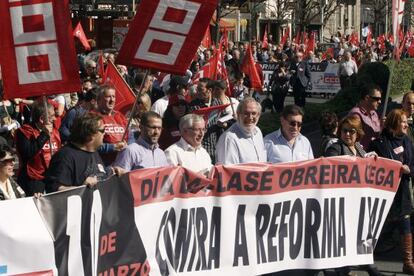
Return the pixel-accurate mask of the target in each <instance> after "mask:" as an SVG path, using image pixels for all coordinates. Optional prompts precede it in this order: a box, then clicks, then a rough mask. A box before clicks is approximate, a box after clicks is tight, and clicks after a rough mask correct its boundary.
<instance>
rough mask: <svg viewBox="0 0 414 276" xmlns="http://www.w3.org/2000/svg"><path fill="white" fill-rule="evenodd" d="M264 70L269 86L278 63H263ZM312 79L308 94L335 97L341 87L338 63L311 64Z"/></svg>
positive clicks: (266, 86)
mask: <svg viewBox="0 0 414 276" xmlns="http://www.w3.org/2000/svg"><path fill="white" fill-rule="evenodd" d="M261 66H262V68H263V79H264V86H265V88H266V89H267V88H268V86H269V82H270V78H271V76H272V73H273V71H274V70H276V68H277V63H261ZM309 66H310V72H311V79H310V83H309V85H308V87H307V88H306V92H307V93H309V94H311V95H320V96H323V97H325V96H335V95H336V94H337V93H338V92H339V90H341V85H340V83H339V76H338V69H339V64H338V63H329V62H320V63H309Z"/></svg>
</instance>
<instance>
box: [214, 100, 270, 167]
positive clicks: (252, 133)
mask: <svg viewBox="0 0 414 276" xmlns="http://www.w3.org/2000/svg"><path fill="white" fill-rule="evenodd" d="M260 113H261V106H260V104H259V103H258V102H257V101H256V100H255V99H254V98H252V97H247V98H245V99H244V100H243V101H242V102H241V103H240V104H239V106H238V107H237V122H236V123H235V124H233V125H232V126H231V127H230V128H229V129H228V130H227V131H226V132H224V133H223V134H222V135H221V136H220V139H219V141H218V143H217V147H216V160H217V163H218V164H223V165H229V164H241V163H254V162H266V151H265V148H264V143H263V135H262V132H261V131H260V129H259V128H258V127H257V126H256V125H257V122H258V121H259V118H260Z"/></svg>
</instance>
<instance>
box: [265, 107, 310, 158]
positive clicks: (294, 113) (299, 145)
mask: <svg viewBox="0 0 414 276" xmlns="http://www.w3.org/2000/svg"><path fill="white" fill-rule="evenodd" d="M303 115H304V114H303V111H302V109H301V108H300V107H299V106H297V105H288V106H286V107H285V108H284V109H283V111H282V113H281V114H280V125H281V127H280V129H278V130H276V131H275V132H272V133H270V134H269V135H267V136H266V137H265V138H264V144H265V148H266V152H267V161H268V162H271V163H279V162H292V161H301V160H309V159H313V152H312V146H311V144H310V142H309V140H308V139H307V138H306V137H305V136H303V135H302V134H301V133H300V130H301V127H302V120H303Z"/></svg>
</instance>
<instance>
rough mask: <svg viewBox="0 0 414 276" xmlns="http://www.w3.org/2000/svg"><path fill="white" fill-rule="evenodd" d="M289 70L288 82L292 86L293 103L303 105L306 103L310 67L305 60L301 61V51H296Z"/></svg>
mask: <svg viewBox="0 0 414 276" xmlns="http://www.w3.org/2000/svg"><path fill="white" fill-rule="evenodd" d="M290 72H291V74H292V77H291V78H290V83H291V84H292V86H293V97H294V98H295V104H296V105H298V106H300V107H304V106H305V103H306V91H305V89H306V87H307V86H308V83H309V81H310V69H309V65H308V63H307V62H305V61H303V53H302V52H298V53H296V56H295V61H294V62H293V63H292V64H291V67H290Z"/></svg>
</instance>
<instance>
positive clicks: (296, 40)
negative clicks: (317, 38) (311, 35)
mask: <svg viewBox="0 0 414 276" xmlns="http://www.w3.org/2000/svg"><path fill="white" fill-rule="evenodd" d="M295 44H296V45H299V44H300V32H299V31H298V32H297V33H296V37H295Z"/></svg>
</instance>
